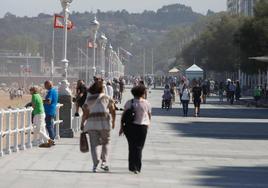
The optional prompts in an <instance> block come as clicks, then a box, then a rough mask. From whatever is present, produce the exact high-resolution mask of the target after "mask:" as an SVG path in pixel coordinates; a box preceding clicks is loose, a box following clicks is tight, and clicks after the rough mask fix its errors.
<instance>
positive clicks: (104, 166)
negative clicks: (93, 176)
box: [101, 163, 110, 172]
mask: <svg viewBox="0 0 268 188" xmlns="http://www.w3.org/2000/svg"><path fill="white" fill-rule="evenodd" d="M101 169H102V170H104V171H105V172H109V170H110V169H109V166H108V165H106V164H105V163H102V164H101Z"/></svg>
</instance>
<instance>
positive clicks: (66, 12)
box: [60, 0, 73, 80]
mask: <svg viewBox="0 0 268 188" xmlns="http://www.w3.org/2000/svg"><path fill="white" fill-rule="evenodd" d="M60 1H61V6H62V8H63V12H64V50H63V59H62V60H61V62H62V63H64V74H65V75H64V77H65V80H67V77H68V76H67V71H68V63H69V61H68V60H67V32H68V18H69V13H70V12H69V7H70V4H71V3H72V1H73V0H60Z"/></svg>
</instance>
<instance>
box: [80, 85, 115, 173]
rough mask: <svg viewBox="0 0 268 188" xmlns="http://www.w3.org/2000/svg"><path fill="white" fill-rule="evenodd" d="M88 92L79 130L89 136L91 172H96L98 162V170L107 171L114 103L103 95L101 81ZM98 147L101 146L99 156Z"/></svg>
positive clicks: (113, 123) (113, 124)
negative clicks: (91, 161)
mask: <svg viewBox="0 0 268 188" xmlns="http://www.w3.org/2000/svg"><path fill="white" fill-rule="evenodd" d="M88 91H89V93H90V95H88V97H87V99H86V101H85V104H84V105H83V116H82V122H81V129H82V130H83V131H84V132H87V133H88V134H89V138H90V146H91V156H92V160H93V172H94V173H95V172H97V168H98V165H99V163H100V161H101V166H100V168H101V169H103V170H104V171H109V166H108V154H109V145H110V131H111V128H112V129H114V127H115V107H114V101H113V99H112V98H111V97H109V96H107V95H106V94H104V93H103V82H102V81H96V82H94V83H93V85H92V86H91V87H90V88H89V90H88ZM98 146H101V154H100V155H99V153H98Z"/></svg>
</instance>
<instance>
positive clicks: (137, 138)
mask: <svg viewBox="0 0 268 188" xmlns="http://www.w3.org/2000/svg"><path fill="white" fill-rule="evenodd" d="M147 129H148V126H146V125H135V124H134V125H128V126H126V127H125V128H124V133H125V135H126V137H127V141H128V151H129V153H128V168H129V170H130V171H139V172H140V171H141V167H142V162H141V160H142V150H143V147H144V143H145V140H146V136H147Z"/></svg>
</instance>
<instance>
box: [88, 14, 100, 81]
mask: <svg viewBox="0 0 268 188" xmlns="http://www.w3.org/2000/svg"><path fill="white" fill-rule="evenodd" d="M99 27H100V23H99V22H98V21H97V18H96V16H95V18H94V20H93V21H91V22H90V29H91V31H92V34H93V67H92V69H93V76H96V53H95V47H96V46H95V43H96V38H97V32H98V29H99Z"/></svg>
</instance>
